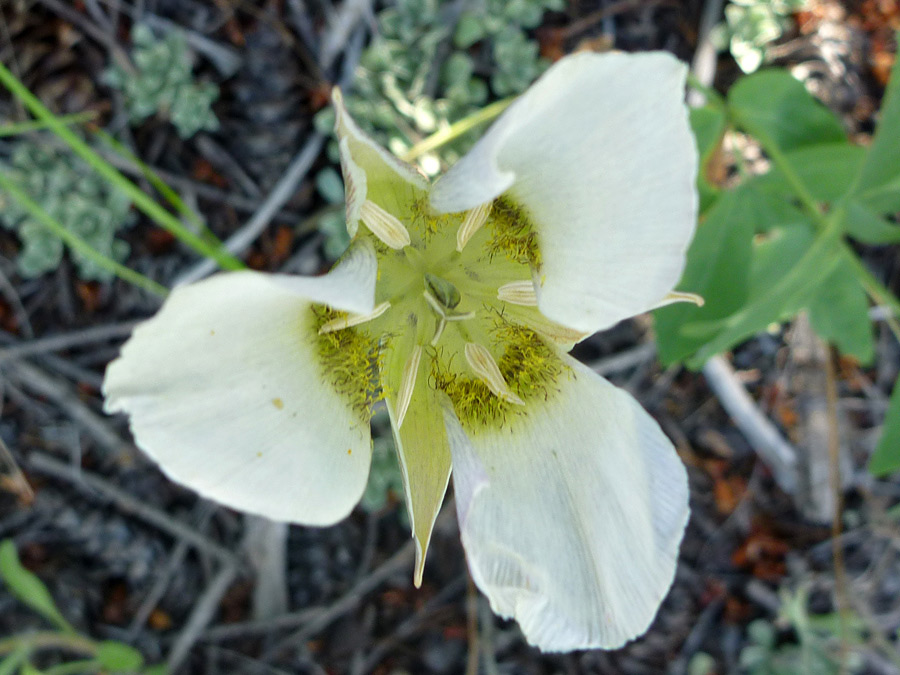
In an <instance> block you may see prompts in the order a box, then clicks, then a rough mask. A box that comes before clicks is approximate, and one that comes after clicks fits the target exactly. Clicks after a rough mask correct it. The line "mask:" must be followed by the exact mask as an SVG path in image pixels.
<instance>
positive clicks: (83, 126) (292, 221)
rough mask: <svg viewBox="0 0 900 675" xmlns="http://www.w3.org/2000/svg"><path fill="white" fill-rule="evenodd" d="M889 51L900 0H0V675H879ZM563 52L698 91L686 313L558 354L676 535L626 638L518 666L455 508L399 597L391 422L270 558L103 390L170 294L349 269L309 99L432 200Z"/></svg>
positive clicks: (631, 324) (892, 271)
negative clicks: (338, 108)
mask: <svg viewBox="0 0 900 675" xmlns="http://www.w3.org/2000/svg"><path fill="white" fill-rule="evenodd" d="M898 30H900V3H898V1H897V0H842V1H839V0H591V1H588V0H510V1H508V2H504V1H502V0H396V1H393V2H392V1H387V2H380V1H374V0H343V2H331V1H330V0H71V1H69V0H0V64H2V65H3V66H4V69H3V72H4V73H5V74H3V76H2V78H0V79H2V86H0V225H2V228H0V405H2V414H0V540H3V543H2V544H0V577H2V581H3V584H0V673H24V674H28V675H33V674H34V673H47V674H48V675H54V674H55V675H62V674H64V673H101V672H104V673H112V672H141V673H149V674H152V673H156V674H157V675H158V674H159V673H165V672H171V673H210V674H216V673H247V674H255V673H259V674H278V673H315V674H322V673H328V674H339V673H340V674H343V673H353V674H363V673H378V674H380V675H400V674H403V673H411V674H419V673H421V674H431V673H435V674H438V673H451V674H456V673H466V674H467V675H475V674H477V673H483V674H484V675H496V674H501V673H502V674H519V673H522V674H528V675H530V674H535V675H538V674H547V675H550V674H553V675H556V674H560V675H562V674H567V675H568V674H577V673H604V674H606V673H609V674H614V673H626V674H629V675H631V674H634V675H643V674H653V673H675V674H684V675H713V674H723V673H750V674H754V675H766V674H772V675H779V674H785V675H787V674H793V673H808V674H811V675H813V674H822V675H825V674H831V673H834V674H838V673H876V674H881V673H883V674H891V673H900V644H898V639H897V631H898V628H900V509H898V498H900V482H898V480H897V476H896V470H897V469H898V467H900V395H897V396H894V398H893V399H892V391H893V386H894V382H895V380H896V377H897V372H898V367H900V350H898V336H900V326H898V324H897V321H896V320H895V317H896V315H897V314H898V313H900V301H898V300H897V298H896V296H895V293H896V292H898V291H900V264H898V263H900V259H898V256H897V247H896V244H897V243H898V242H900V235H898V232H900V226H898V213H900V82H892V81H891V72H892V69H893V70H895V71H896V70H897V68H896V67H895V65H894V64H895V61H896V52H897V38H896V35H897V31H898ZM580 50H590V51H597V52H603V51H609V50H624V51H646V50H665V51H668V52H671V53H673V54H674V55H676V56H677V57H678V58H680V59H682V60H684V61H685V62H687V63H688V64H690V66H691V70H692V80H691V85H692V86H691V90H690V93H689V98H688V100H689V103H690V104H691V105H692V107H693V112H692V118H691V122H692V125H693V128H694V131H695V133H696V136H697V141H698V148H699V150H700V152H701V157H702V160H703V162H702V171H701V175H700V176H699V179H698V187H699V190H700V194H701V223H700V227H699V229H698V235H697V239H696V241H695V243H694V246H693V248H692V250H691V253H690V256H689V263H688V269H687V270H686V272H685V278H684V280H683V282H682V284H681V285H680V286H679V289H681V290H686V291H693V292H697V293H700V294H702V295H703V296H704V297H705V298H706V306H705V307H704V308H695V307H693V306H690V307H689V306H677V307H671V308H666V309H664V310H660V311H658V312H656V316H651V315H647V316H641V317H637V318H635V319H633V320H630V321H627V322H624V323H622V324H620V325H618V326H616V327H615V328H613V329H611V330H609V331H606V332H604V333H602V334H598V335H595V336H593V337H591V338H589V339H588V340H586V341H585V342H583V343H582V344H580V345H579V346H578V348H577V349H576V352H575V355H576V356H577V357H578V358H580V359H581V360H583V361H585V362H586V363H588V364H589V365H591V367H593V368H594V369H595V370H596V371H597V372H598V373H600V374H602V375H604V376H606V377H608V378H610V379H611V380H612V381H613V382H615V383H616V384H617V385H619V386H622V387H624V388H626V389H627V390H629V391H630V392H632V393H633V394H634V395H635V396H636V397H637V398H638V399H639V400H640V401H641V403H642V404H643V405H644V406H645V407H646V408H647V409H648V410H649V411H650V412H651V414H652V415H653V416H654V417H655V418H656V419H657V420H658V421H659V422H660V424H661V425H662V427H663V429H664V430H665V431H666V433H667V434H668V435H669V436H670V437H671V438H672V440H673V441H674V442H675V444H676V446H677V448H678V450H679V454H680V455H681V457H682V459H683V460H684V462H685V463H686V465H687V467H688V472H689V476H690V483H691V491H692V494H691V505H692V517H691V521H690V524H689V526H688V530H687V534H686V537H685V540H684V544H683V546H682V550H681V560H680V563H679V567H678V571H677V575H676V579H675V583H674V586H673V588H672V590H671V592H670V594H669V596H668V598H667V599H666V601H665V603H664V604H663V606H662V608H661V610H660V612H659V615H658V617H657V619H656V621H655V623H654V624H653V626H652V627H651V629H650V631H649V632H648V633H647V634H646V635H645V636H643V637H642V638H640V639H638V640H636V641H635V642H633V643H631V644H630V645H628V646H626V647H625V648H623V649H621V650H618V651H613V652H602V651H592V652H583V653H574V654H565V655H544V654H541V653H540V652H538V651H537V650H535V649H533V648H530V647H529V646H528V645H527V644H526V643H525V642H524V640H523V638H522V636H521V634H520V633H519V631H518V629H517V627H516V625H515V624H514V623H511V622H504V621H502V620H500V619H498V618H497V617H495V616H494V615H493V614H492V613H491V612H490V608H489V607H488V606H487V603H486V601H485V600H484V599H483V598H481V597H480V596H479V595H478V593H477V591H476V590H475V589H474V587H473V585H472V583H471V581H470V580H469V579H468V576H467V572H466V566H465V560H464V556H463V551H462V548H461V545H460V543H459V537H458V532H457V528H456V524H455V516H454V514H453V509H452V507H451V508H449V509H448V508H446V507H445V509H444V511H445V513H444V514H443V515H442V516H441V517H440V518H439V521H438V528H437V531H436V533H435V536H434V539H433V542H432V545H431V550H430V552H429V559H428V563H427V565H426V569H425V578H424V583H423V586H422V588H421V589H418V590H417V589H414V588H413V586H412V561H413V557H414V549H413V544H412V541H411V540H410V538H409V530H408V521H407V519H406V514H405V509H404V506H403V504H402V482H401V478H400V475H399V472H398V468H397V463H396V459H395V458H394V451H393V445H392V441H391V438H390V431H389V424H388V421H387V417H386V415H385V414H384V413H382V412H379V413H377V414H376V415H375V417H374V418H373V422H372V424H373V430H374V433H375V455H374V459H373V470H372V476H371V479H370V484H369V487H368V489H367V492H366V495H365V497H364V499H363V501H362V503H361V504H360V506H359V507H358V508H357V510H356V511H355V512H354V513H353V515H352V516H351V517H350V518H348V519H347V520H346V521H344V522H342V523H340V524H339V525H337V526H335V527H331V528H325V529H316V528H304V527H290V528H288V527H286V526H281V525H273V524H271V523H266V522H263V521H260V520H257V519H253V518H249V517H245V516H243V515H242V514H239V513H236V512H233V511H230V510H228V509H225V508H221V507H218V506H216V505H214V504H212V503H209V502H206V501H204V500H202V499H199V498H197V497H196V496H195V495H194V494H193V493H191V492H189V491H187V490H184V489H182V488H180V487H178V486H176V485H174V484H172V483H171V482H169V481H168V480H167V479H166V478H165V477H164V476H163V475H162V474H161V473H160V472H159V471H158V469H157V468H156V467H155V466H153V465H152V464H151V463H150V462H149V460H147V459H146V458H145V457H144V456H143V455H142V454H141V453H140V452H139V451H138V450H137V449H136V448H135V446H134V445H133V441H132V439H131V438H130V436H129V434H128V430H127V425H126V423H125V420H124V419H120V418H110V417H106V416H104V415H103V414H102V413H101V412H100V411H101V403H102V402H101V397H100V393H99V390H100V383H101V381H102V376H103V370H104V368H105V366H106V364H107V363H108V362H109V361H110V360H111V359H112V358H114V357H115V355H116V354H117V352H118V349H119V347H120V346H121V344H122V342H123V341H124V340H125V339H126V337H127V336H128V335H129V333H130V332H131V330H132V328H133V326H134V325H135V323H136V322H137V321H138V320H140V319H142V318H146V317H148V316H150V315H151V314H152V313H153V312H154V311H155V310H156V309H157V308H158V307H159V304H160V302H161V300H160V297H159V295H158V293H159V292H161V290H163V288H162V287H166V288H168V287H171V286H172V285H174V284H175V283H177V282H179V281H184V280H193V279H199V278H201V277H203V276H205V275H207V274H209V273H211V272H213V271H214V270H215V269H216V267H217V264H220V265H226V266H227V265H229V264H231V262H234V258H237V259H239V261H241V262H243V263H244V264H246V265H247V266H249V267H250V268H252V269H257V270H265V271H279V272H287V273H296V274H318V273H322V272H324V271H325V270H327V269H328V267H329V266H330V265H331V264H332V263H333V261H334V260H336V259H337V257H338V256H339V255H340V254H341V253H342V252H343V250H344V249H345V247H346V246H347V244H348V239H347V235H346V231H345V228H344V220H343V187H342V181H341V178H340V169H339V167H338V155H337V148H336V144H335V142H334V140H333V138H332V136H331V126H332V124H333V113H332V111H331V109H330V104H329V96H330V91H331V88H332V87H333V86H334V85H335V84H338V85H340V86H341V87H342V88H343V90H344V91H345V94H346V97H347V100H348V107H349V108H350V110H351V112H352V114H353V115H354V117H355V118H356V119H357V120H358V121H359V122H360V125H361V126H362V127H363V128H364V129H366V130H367V131H368V132H370V133H371V134H372V135H373V136H374V137H375V138H376V139H377V140H378V141H379V142H381V143H382V144H383V145H385V146H386V147H388V148H390V150H391V151H393V152H394V153H396V154H397V155H399V156H401V157H404V158H405V159H407V160H409V161H414V162H416V163H417V164H418V165H419V166H420V168H421V169H422V170H423V171H424V172H425V173H426V174H428V175H429V176H436V175H438V174H439V173H440V172H441V170H442V169H444V168H446V167H447V166H449V165H451V164H452V163H453V162H454V161H455V160H456V159H458V158H459V157H460V156H461V154H462V153H464V152H465V151H466V150H467V149H468V148H469V147H470V146H471V144H472V143H473V141H474V140H475V139H476V138H477V137H478V136H479V134H480V133H481V132H482V131H483V130H484V128H486V125H487V124H488V123H489V121H490V120H491V119H493V118H494V117H495V116H496V115H497V114H498V112H499V110H500V109H501V108H502V107H503V105H504V102H507V101H508V100H509V99H510V97H514V96H516V95H517V94H520V93H521V92H523V91H524V90H525V89H526V88H527V87H528V86H529V85H530V84H531V82H533V81H534V79H535V78H537V77H538V76H539V75H540V74H541V72H543V70H545V69H546V68H547V67H548V65H549V64H550V63H552V62H553V61H555V60H557V59H559V58H561V57H562V56H564V55H566V54H569V53H572V52H575V51H580ZM895 79H896V78H895ZM29 92H30V94H31V95H33V97H36V98H34V99H32V98H30V95H29ZM647 198H648V199H652V198H653V197H652V195H648V197H647ZM147 202H150V204H149V205H148V204H147ZM154 205H155V208H154ZM829 237H830V238H829ZM220 240H222V241H225V242H226V244H227V246H228V250H229V251H230V252H231V253H232V254H233V256H234V258H232V257H229V256H226V255H224V254H222V253H221V252H220V250H219V249H218V248H217V246H218V242H219V241H220ZM230 261H231V262H230ZM134 273H137V274H134Z"/></svg>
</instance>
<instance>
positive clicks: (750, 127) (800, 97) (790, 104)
mask: <svg viewBox="0 0 900 675" xmlns="http://www.w3.org/2000/svg"><path fill="white" fill-rule="evenodd" d="M728 105H729V107H730V109H731V113H732V116H733V118H734V119H735V121H736V122H737V124H738V126H740V127H741V128H743V129H744V130H746V131H748V132H749V133H750V134H752V135H754V136H759V137H765V138H768V139H770V140H771V141H772V142H774V143H776V144H777V145H778V146H779V147H780V148H781V149H782V150H784V151H789V150H795V149H797V148H801V147H804V146H807V145H815V144H819V143H832V142H834V143H836V142H840V141H845V140H846V138H847V137H846V134H845V133H844V129H843V127H842V126H841V123H840V121H839V120H838V119H837V117H835V116H834V114H833V113H832V112H831V111H830V110H828V109H827V108H826V107H825V106H824V105H822V104H821V103H819V101H817V100H816V99H815V98H814V97H813V96H812V95H811V94H810V93H809V92H808V91H806V87H804V86H803V84H801V83H800V82H798V81H797V80H795V79H794V77H793V76H792V75H791V74H790V73H789V72H787V71H786V70H763V71H760V72H759V73H756V74H754V75H749V76H747V77H744V78H741V79H740V80H738V82H737V84H735V85H734V86H733V87H732V88H731V90H730V91H729V92H728Z"/></svg>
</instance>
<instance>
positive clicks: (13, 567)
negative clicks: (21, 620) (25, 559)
mask: <svg viewBox="0 0 900 675" xmlns="http://www.w3.org/2000/svg"><path fill="white" fill-rule="evenodd" d="M0 577H3V581H4V582H5V583H6V585H7V587H8V588H9V590H10V592H11V593H12V594H13V595H14V596H15V597H16V598H18V599H19V600H20V601H21V602H23V603H24V604H26V605H28V606H29V607H31V609H33V610H34V611H35V612H37V613H38V614H40V615H41V616H43V617H44V618H45V619H47V620H48V621H49V622H50V623H52V624H54V625H55V626H57V627H58V628H59V629H61V630H63V631H65V632H67V633H74V632H75V629H74V628H73V627H72V624H70V623H69V622H68V621H66V619H65V617H64V616H63V615H62V614H61V613H60V611H59V610H58V609H57V608H56V604H55V603H54V602H53V598H52V597H51V595H50V591H48V590H47V587H46V586H45V585H44V582H42V581H41V580H40V579H38V578H37V576H36V575H35V574H33V573H32V572H29V571H28V570H27V569H25V568H24V567H22V563H20V562H19V556H18V553H16V545H15V544H14V543H13V541H12V540H11V539H4V540H3V542H0Z"/></svg>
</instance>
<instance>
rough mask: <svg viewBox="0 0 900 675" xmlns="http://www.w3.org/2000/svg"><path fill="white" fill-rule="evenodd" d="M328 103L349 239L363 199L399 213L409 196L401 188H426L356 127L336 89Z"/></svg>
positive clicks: (409, 169)
mask: <svg viewBox="0 0 900 675" xmlns="http://www.w3.org/2000/svg"><path fill="white" fill-rule="evenodd" d="M332 101H333V102H334V109H335V114H336V117H335V124H334V130H335V133H336V134H337V137H338V141H339V143H338V147H339V149H340V152H341V172H342V174H343V177H344V192H345V195H346V201H347V205H346V208H347V213H346V216H347V231H348V232H349V233H350V236H351V237H353V236H355V235H356V230H357V226H358V224H359V219H360V211H361V209H362V205H363V204H364V203H365V201H366V199H369V200H371V201H373V202H375V203H377V204H378V205H379V206H380V207H382V208H383V209H385V210H387V211H389V212H392V213H394V214H395V215H397V214H399V213H403V211H404V210H405V209H406V208H407V207H408V204H407V202H408V201H411V199H410V198H411V195H410V194H404V193H403V191H402V190H401V186H405V185H406V186H409V188H410V189H411V190H412V195H414V194H415V192H424V191H425V190H427V189H428V180H427V179H426V178H425V177H424V176H422V174H420V173H419V172H418V171H417V170H416V169H415V167H413V166H412V165H410V164H406V163H405V162H402V161H400V160H399V159H397V158H396V157H394V155H392V154H391V153H389V152H388V151H387V150H385V149H384V148H382V147H381V146H380V145H378V144H377V143H376V142H375V141H373V140H372V139H371V138H369V136H368V135H366V134H365V133H364V132H363V131H362V129H360V128H359V126H357V124H356V122H354V121H353V118H352V117H350V113H348V112H347V109H346V107H344V99H343V96H342V95H341V92H340V90H339V89H337V88H335V90H334V91H333V92H332Z"/></svg>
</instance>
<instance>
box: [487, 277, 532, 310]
mask: <svg viewBox="0 0 900 675" xmlns="http://www.w3.org/2000/svg"><path fill="white" fill-rule="evenodd" d="M497 299H498V300H503V301H504V302H509V303H512V304H513V305H524V306H525V307H537V304H538V302H537V293H535V292H534V284H533V283H532V282H530V281H510V282H509V283H508V284H503V285H502V286H501V287H500V289H499V290H498V291H497Z"/></svg>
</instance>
